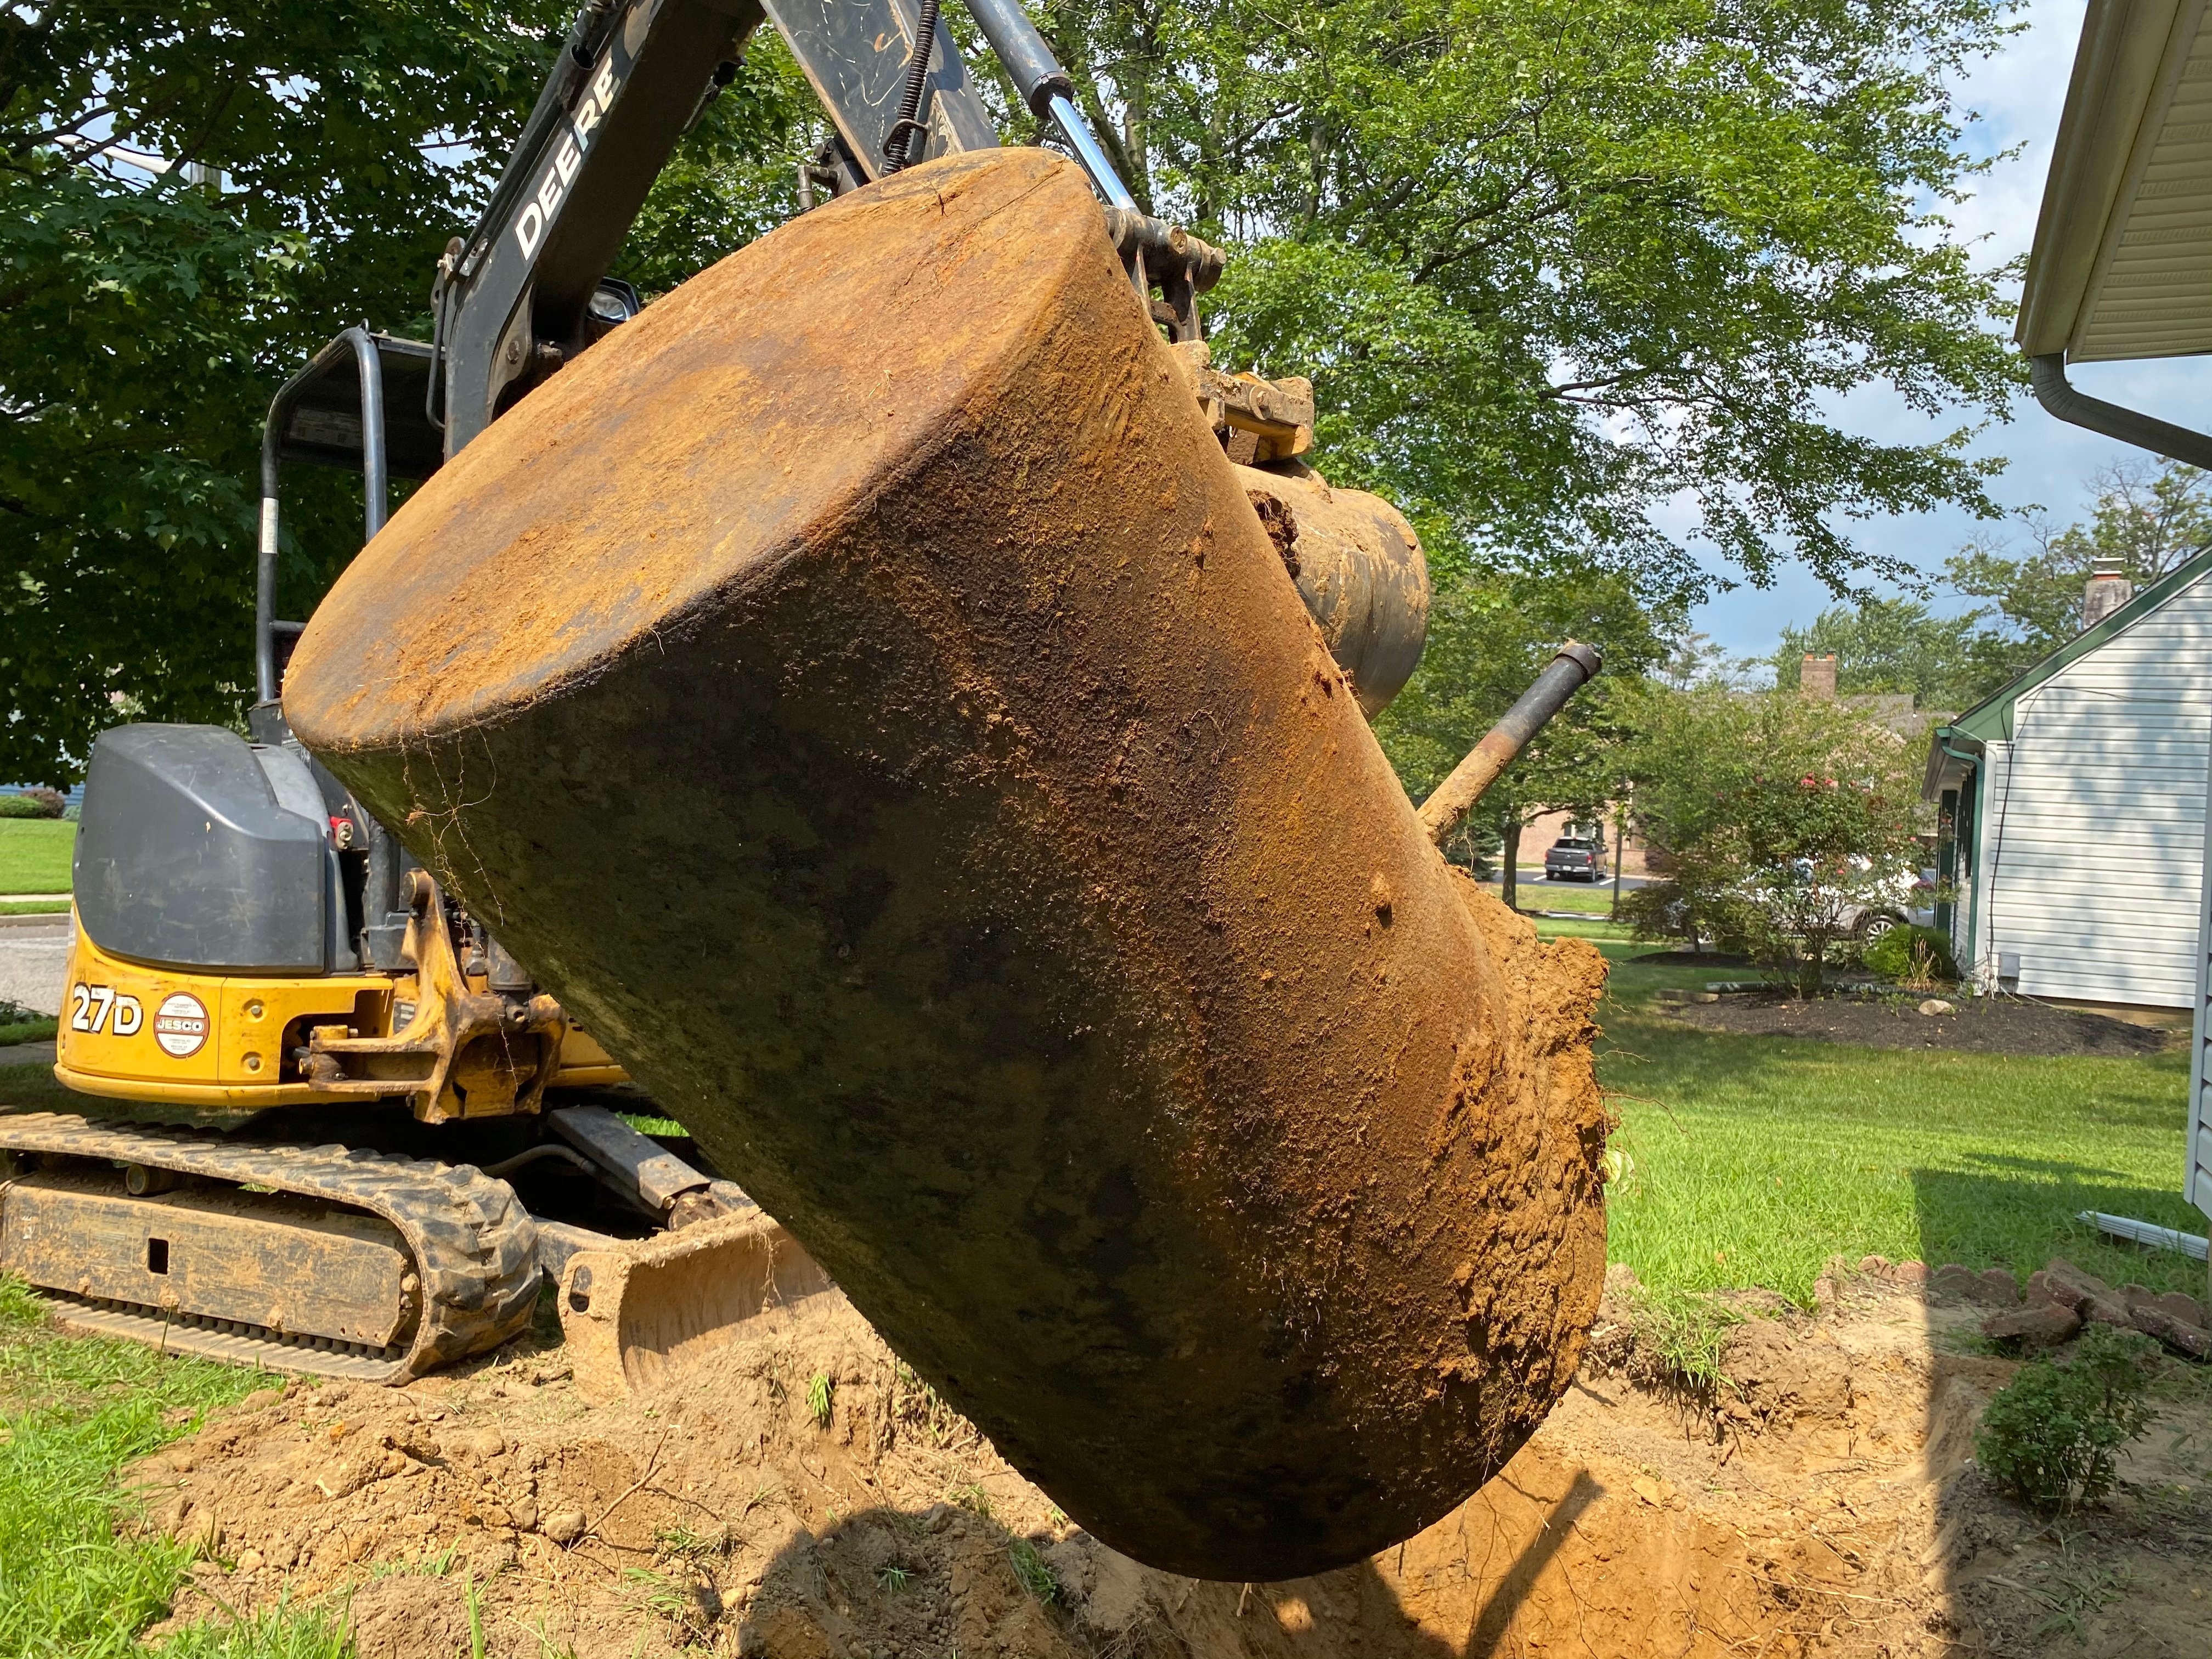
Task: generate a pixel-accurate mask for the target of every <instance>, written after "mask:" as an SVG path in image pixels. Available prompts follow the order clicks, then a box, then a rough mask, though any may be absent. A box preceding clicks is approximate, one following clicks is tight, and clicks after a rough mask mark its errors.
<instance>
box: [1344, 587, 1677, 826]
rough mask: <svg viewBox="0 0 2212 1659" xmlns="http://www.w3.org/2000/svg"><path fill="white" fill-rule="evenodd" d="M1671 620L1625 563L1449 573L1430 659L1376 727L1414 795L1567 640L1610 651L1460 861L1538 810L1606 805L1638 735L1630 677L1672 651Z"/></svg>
mask: <svg viewBox="0 0 2212 1659" xmlns="http://www.w3.org/2000/svg"><path fill="white" fill-rule="evenodd" d="M1666 624H1667V619H1666V618H1664V617H1662V616H1658V615H1655V613H1654V612H1653V611H1650V609H1648V608H1647V607H1646V606H1645V605H1643V604H1642V603H1641V602H1639V601H1638V599H1637V597H1636V594H1635V592H1634V588H1633V585H1632V583H1631V582H1630V580H1628V579H1627V578H1626V577H1625V576H1622V575H1620V574H1609V573H1605V572H1597V571H1591V572H1585V573H1583V575H1582V576H1581V578H1580V579H1579V580H1562V579H1560V578H1559V577H1557V576H1553V575H1545V576H1533V575H1524V576H1505V575H1499V576H1489V577H1482V578H1476V577H1471V576H1466V575H1460V574H1453V573H1450V572H1449V571H1447V572H1445V573H1444V575H1443V580H1441V581H1440V582H1439V584H1438V586H1437V592H1436V596H1435V599H1434V601H1433V602H1432V604H1431V607H1430V611H1429V643H1428V649H1427V650H1426V652H1425V653H1423V656H1422V659H1421V666H1420V669H1419V671H1418V672H1417V673H1416V674H1415V675H1414V677H1413V681H1412V683H1411V684H1409V685H1407V688H1406V690H1404V691H1403V692H1401V693H1400V694H1399V696H1398V699H1397V701H1396V702H1394V703H1392V704H1391V705H1390V707H1389V708H1387V709H1385V710H1384V711H1383V714H1382V717H1381V718H1380V719H1379V720H1377V721H1376V727H1375V734H1376V737H1377V738H1381V739H1382V743H1383V751H1384V752H1385V753H1386V754H1388V755H1389V757H1390V761H1391V764H1392V765H1393V766H1395V768H1396V769H1397V771H1398V775H1399V777H1400V778H1401V780H1402V781H1404V783H1405V785H1406V787H1407V792H1408V793H1411V794H1412V795H1413V797H1414V799H1421V798H1422V797H1424V796H1425V795H1426V794H1427V793H1429V791H1431V789H1434V788H1435V787H1437V785H1438V784H1439V783H1441V782H1443V780H1444V778H1445V776H1446V775H1447V774H1449V772H1450V771H1451V769H1452V768H1453V767H1455V766H1456V765H1457V764H1459V762H1460V760H1461V758H1462V757H1464V756H1465V755H1466V753H1467V752H1468V750H1470V749H1472V748H1474V745H1475V744H1476V743H1477V742H1479V741H1480V739H1481V738H1482V735H1483V734H1484V733H1485V732H1487V731H1489V730H1490V728H1491V727H1492V726H1494V725H1496V724H1497V723H1498V717H1499V716H1500V715H1502V714H1504V712H1505V711H1506V710H1507V709H1508V708H1511V707H1512V706H1513V704H1514V702H1515V701H1516V699H1517V698H1518V697H1519V696H1521V694H1522V692H1524V691H1526V690H1528V687H1529V684H1530V683H1531V682H1533V681H1534V679H1535V678H1536V677H1537V675H1538V674H1540V673H1541V672H1542V671H1543V670H1544V667H1545V665H1546V664H1547V663H1548V662H1550V661H1551V659H1552V657H1553V654H1554V653H1556V652H1557V651H1558V649H1559V645H1560V644H1561V642H1562V641H1565V640H1568V639H1578V640H1580V641H1583V643H1584V644H1586V645H1591V646H1595V647H1596V648H1597V650H1598V653H1599V654H1600V655H1601V657H1603V659H1605V668H1604V671H1603V672H1602V673H1601V675H1600V677H1599V678H1598V679H1597V680H1596V681H1595V683H1594V684H1590V685H1588V686H1585V687H1583V690H1581V691H1579V692H1577V693H1576V695H1575V696H1574V698H1573V700H1572V701H1571V702H1569V703H1568V704H1567V706H1566V707H1565V708H1564V709H1562V710H1561V711H1560V712H1559V714H1557V715H1555V716H1553V720H1552V721H1551V723H1550V724H1549V725H1548V726H1546V727H1545V728H1544V729H1543V730H1542V731H1541V732H1539V733H1537V735H1536V737H1535V738H1534V740H1533V741H1531V742H1530V744H1528V748H1526V749H1525V750H1522V753H1521V755H1520V757H1519V758H1518V759H1516V761H1515V762H1514V763H1512V765H1510V766H1509V767H1508V768H1506V769H1505V771H1504V774H1503V775H1500V776H1499V778H1498V781H1497V782H1496V783H1494V784H1492V786H1491V788H1490V793H1488V794H1487V795H1486V796H1485V797H1484V798H1483V799H1482V800H1481V801H1480V803H1479V804H1478V805H1477V806H1476V808H1475V811H1474V815H1473V818H1472V822H1471V823H1469V824H1468V825H1467V826H1466V827H1465V829H1463V831H1462V840H1463V842H1465V844H1464V845H1462V846H1461V847H1459V848H1455V849H1454V850H1455V852H1456V854H1457V856H1459V857H1460V858H1461V860H1462V861H1471V860H1469V857H1468V855H1469V853H1470V852H1471V851H1472V850H1473V849H1474V848H1475V847H1478V846H1480V847H1483V848H1487V847H1488V846H1489V845H1491V844H1492V836H1494V835H1495V833H1496V831H1497V830H1498V828H1499V827H1500V826H1507V827H1510V828H1511V829H1517V828H1518V826H1519V825H1520V824H1521V823H1523V822H1524V821H1525V820H1526V819H1527V818H1528V817H1529V816H1530V815H1531V814H1532V813H1534V812H1540V811H1557V810H1561V809H1565V810H1566V811H1575V812H1579V813H1583V814H1586V815H1588V816H1589V817H1598V816H1599V815H1600V813H1601V809H1602V808H1603V806H1604V805H1605V803H1606V802H1607V801H1608V800H1609V799H1612V797H1613V792H1614V788H1615V786H1616V784H1617V782H1618V780H1619V775H1620V774H1619V768H1618V766H1617V764H1616V763H1615V762H1614V760H1613V755H1614V753H1615V751H1617V750H1619V748H1620V745H1621V744H1622V742H1623V741H1624V740H1625V738H1626V737H1627V735H1628V727H1627V726H1626V723H1625V717H1626V712H1627V711H1628V710H1629V709H1630V708H1632V707H1633V703H1632V699H1631V698H1630V697H1629V696H1628V695H1627V693H1626V690H1625V688H1626V687H1629V686H1632V685H1633V684H1636V683H1637V682H1638V679H1639V678H1640V677H1641V676H1642V675H1643V674H1644V671H1646V670H1647V669H1649V668H1650V666H1651V665H1653V664H1654V663H1655V662H1656V661H1657V660H1659V659H1661V658H1662V656H1664V654H1665V653H1666V649H1667V637H1666V636H1667V634H1668V628H1667V625H1666ZM1505 839H1507V840H1509V841H1510V839H1511V836H1510V835H1509V836H1506V837H1505Z"/></svg>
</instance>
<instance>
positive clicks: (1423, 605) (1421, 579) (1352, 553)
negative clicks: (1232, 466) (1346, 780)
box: [1237, 461, 1429, 720]
mask: <svg viewBox="0 0 2212 1659" xmlns="http://www.w3.org/2000/svg"><path fill="white" fill-rule="evenodd" d="M1237 478H1238V480H1239V482H1241V483H1243V486H1244V494H1245V495H1246V497H1247V498H1248V499H1249V501H1251V503H1252V507H1253V510H1254V511H1255V512H1256V513H1258V514H1259V515H1260V523H1261V526H1262V527H1263V528H1265V529H1266V531H1267V539H1268V540H1269V541H1271V542H1273V544H1274V545H1275V550H1276V552H1277V553H1279V554H1280V555H1281V556H1282V560H1283V567H1284V568H1285V569H1286V570H1288V571H1289V572H1290V573H1291V580H1293V581H1294V582H1296V583H1297V590H1298V597H1299V598H1300V599H1304V601H1305V603H1306V610H1307V611H1308V612H1309V613H1310V614H1311V616H1312V617H1313V619H1314V622H1315V623H1316V626H1318V627H1319V628H1320V629H1321V633H1322V638H1323V639H1324V640H1326V641H1328V648H1329V653H1330V654H1331V655H1332V656H1334V658H1335V659H1336V660H1337V663H1338V665H1340V667H1342V668H1343V670H1344V671H1345V672H1346V674H1348V675H1349V676H1351V678H1352V696H1354V697H1355V698H1357V699H1358V703H1359V710H1360V712H1361V713H1362V714H1365V715H1366V716H1367V718H1368V719H1370V720H1373V719H1374V718H1375V717H1376V715H1377V714H1381V713H1382V712H1383V710H1384V709H1385V708H1388V707H1389V704H1390V700H1391V699H1392V698H1393V697H1395V696H1397V695H1398V693H1399V692H1401V691H1402V690H1405V688H1406V682H1407V680H1409V679H1411V678H1413V671H1414V670H1415V669H1416V668H1419V666H1420V665H1421V650H1422V647H1424V646H1425V645H1426V644H1427V643H1428V639H1429V562H1428V559H1427V556H1425V554H1423V552H1422V551H1421V538H1419V536H1416V535H1415V534H1414V533H1413V526H1412V525H1410V524H1408V523H1407V522H1406V515H1405V514H1404V513H1401V512H1399V511H1398V509H1397V508H1396V507H1393V506H1391V505H1390V503H1389V502H1388V501H1384V500H1383V498H1382V497H1381V496H1380V495H1369V494H1368V493H1367V492H1366V491H1365V490H1364V489H1343V488H1341V487H1337V486H1332V485H1331V484H1330V483H1329V482H1328V479H1326V478H1324V477H1322V476H1321V474H1320V473H1318V472H1316V471H1314V470H1313V469H1312V468H1311V467H1310V466H1308V465H1305V464H1304V463H1303V462H1300V461H1281V462H1277V463H1274V464H1273V465H1268V466H1264V467H1253V466H1240V467H1238V468H1237Z"/></svg>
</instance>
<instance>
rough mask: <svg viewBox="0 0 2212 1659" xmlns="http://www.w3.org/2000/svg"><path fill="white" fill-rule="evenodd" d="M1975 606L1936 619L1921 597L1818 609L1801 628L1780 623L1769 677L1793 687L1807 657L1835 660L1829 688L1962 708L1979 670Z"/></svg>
mask: <svg viewBox="0 0 2212 1659" xmlns="http://www.w3.org/2000/svg"><path fill="white" fill-rule="evenodd" d="M1983 614H1984V613H1982V612H1981V611H1972V612H1969V613H1968V614H1967V615H1966V616H1963V617H1939V616H1937V615H1936V613H1935V612H1934V611H1932V610H1930V609H1929V605H1928V604H1927V602H1926V601H1925V600H1923V599H1865V600H1862V601H1861V602H1860V603H1859V604H1857V605H1835V606H1832V607H1831V608H1829V609H1828V610H1826V611H1822V612H1821V613H1820V615H1819V616H1818V617H1815V618H1814V621H1813V623H1812V625H1811V626H1809V627H1807V628H1795V627H1792V628H1784V629H1783V630H1782V641H1781V643H1780V644H1778V646H1776V647H1775V650H1774V655H1773V658H1772V661H1773V664H1774V683H1775V684H1776V685H1777V686H1779V687H1783V688H1785V689H1787V688H1792V687H1795V686H1796V684H1797V683H1798V677H1799V673H1800V671H1801V670H1802V667H1803V665H1804V660H1805V658H1806V656H1807V655H1808V653H1809V654H1812V655H1816V656H1832V657H1834V658H1835V659H1836V690H1838V692H1839V693H1841V694H1842V695H1844V696H1854V695H1857V694H1860V693H1865V692H1881V691H1892V692H1897V691H1902V692H1909V693H1911V694H1912V695H1913V696H1917V698H1918V699H1919V700H1920V705H1921V707H1923V708H1948V709H1953V710H1957V709H1960V708H1966V706H1967V705H1968V704H1969V703H1971V702H1973V701H1975V699H1976V698H1977V697H1978V696H1979V695H1980V689H1981V686H1982V683H1983V679H1984V674H1985V672H1986V669H1985V666H1984V664H1983V663H1982V662H1981V660H1980V659H1979V657H1978V653H1977V645H1978V641H1979V639H1980V636H1981V635H1982V632H1983V629H1982V617H1983Z"/></svg>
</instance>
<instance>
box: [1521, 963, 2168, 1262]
mask: <svg viewBox="0 0 2212 1659" xmlns="http://www.w3.org/2000/svg"><path fill="white" fill-rule="evenodd" d="M1540 927H1541V930H1542V931H1543V932H1544V933H1547V935H1552V936H1558V935H1560V934H1563V933H1574V934H1578V935H1581V936H1583V937H1588V938H1592V939H1595V941H1596V942H1597V944H1598V948H1599V949H1600V950H1601V951H1604V952H1605V953H1606V955H1607V957H1608V958H1610V959H1611V960H1612V961H1613V963H1614V964H1615V965H1614V969H1613V980H1612V981H1611V983H1610V985H1609V987H1608V988H1607V995H1606V1000H1605V1002H1604V1004H1603V1005H1602V1006H1601V1008H1600V1010H1599V1015H1598V1018H1599V1023H1600V1024H1602V1025H1603V1026H1604V1028H1605V1036H1604V1037H1603V1038H1602V1039H1601V1042H1600V1044H1599V1050H1600V1052H1599V1061H1598V1075H1599V1079H1600V1081H1601V1083H1602V1084H1603V1085H1604V1086H1605V1088H1606V1089H1607V1091H1608V1092H1609V1093H1610V1094H1611V1095H1612V1097H1613V1105H1614V1107H1615V1109H1617V1110H1618V1111H1619V1113H1620V1127H1619V1129H1618V1130H1617V1131H1616V1132H1615V1133H1614V1134H1613V1141H1612V1144H1613V1146H1614V1147H1615V1148H1617V1149H1619V1150H1620V1152H1623V1153H1625V1154H1626V1158H1627V1160H1628V1165H1629V1168H1628V1172H1627V1174H1626V1178H1625V1179H1624V1180H1622V1181H1621V1182H1620V1183H1619V1184H1618V1185H1617V1186H1616V1187H1615V1188H1614V1189H1613V1194H1612V1195H1611V1204H1610V1212H1611V1224H1612V1249H1611V1254H1612V1256H1613V1260H1615V1261H1625V1262H1626V1263H1627V1264H1628V1265H1629V1266H1630V1267H1632V1268H1634V1269H1635V1270H1636V1273H1637V1275H1638V1277H1639V1278H1640V1279H1643V1280H1644V1282H1645V1283H1646V1284H1647V1285H1652V1286H1654V1287H1656V1288H1660V1289H1664V1290H1682V1291H1693V1290H1709V1289H1719V1288H1723V1287H1729V1286H1736V1285H1767V1286H1769V1287H1771V1289H1774V1290H1777V1291H1781V1292H1783V1293H1784V1295H1786V1296H1790V1297H1795V1298H1796V1299H1798V1300H1800V1301H1806V1302H1809V1301H1810V1299H1811V1296H1812V1289H1813V1281H1814V1279H1815V1278H1816V1277H1817V1276H1818V1275H1819V1273H1820V1267H1821V1264H1822V1263H1823V1262H1824V1261H1826V1259H1827V1258H1828V1257H1829V1256H1831V1255H1844V1256H1846V1257H1849V1258H1850V1260H1851V1261H1857V1260H1858V1258H1859V1257H1860V1256H1862V1255H1869V1254H1873V1255H1887V1256H1890V1257H1893V1258H1895V1259H1900V1260H1901V1259H1904V1258H1906V1257H1917V1258H1918V1259H1920V1260H1922V1261H1926V1262H1928V1263H1929V1265H1930V1266H1935V1265H1937V1264H1940V1263H1942V1262H1945V1261H1962V1262H1965V1263H1966V1265H1967V1266H1968V1267H1992V1266H1996V1267H2010V1268H2012V1269H2014V1270H2015V1272H2017V1273H2021V1275H2023V1276H2025V1275H2026V1274H2027V1273H2029V1272H2031V1271H2033V1269H2035V1268H2037V1267H2041V1266H2042V1265H2043V1264H2044V1263H2045V1261H2048V1260H2049V1259H2050V1258H2051V1256H2054V1255H2063V1256H2066V1257H2067V1258H2069V1260H2071V1261H2074V1262H2075V1263H2077V1264H2078V1265H2080V1266H2081V1267H2086V1268H2087V1269H2088V1270H2089V1271H2090V1272H2092V1273H2097V1274H2099V1275H2100V1276H2102V1277H2104V1278H2106V1279H2110V1280H2112V1282H2114V1283H2121V1282H2124V1281H2130V1280H2132V1281H2134V1282H2136V1283H2140V1284H2144V1285H2151V1286H2153V1287H2154V1288H2157V1289H2161V1290H2167V1289H2171V1290H2186V1291H2191V1292H2192V1293H2194V1294H2197V1295H2202V1294H2203V1291H2204V1289H2205V1269H2204V1266H2203V1263H2201V1262H2197V1261H2191V1260H2189V1259H2187V1258H2185V1257H2183V1256H2180V1255H2174V1254H2172V1253H2170V1252H2165V1251H2141V1250H2137V1249H2134V1248H2133V1247H2131V1246H2127V1245H2123V1244H2120V1243H2116V1242H2113V1241H2111V1240H2107V1239H2106V1238H2105V1237H2104V1236H2103V1235H2101V1234H2100V1233H2097V1232H2095V1231H2093V1230H2092V1229H2091V1228H2089V1227H2087V1226H2086V1225H2083V1224H2082V1223H2081V1222H2078V1221H2076V1220H2075V1218H2074V1217H2075V1213H2076V1212H2079V1211H2082V1210H2103V1211H2106V1212H2111V1213H2114V1214H2119V1215H2130V1216H2135V1217H2138V1218H2142V1219H2143V1220H2146V1221H2155V1222H2158V1223H2160V1224H2161V1225H2166V1226H2168V1227H2178V1228H2180V1229H2182V1230H2183V1231H2187V1232H2193V1233H2198V1234H2202V1233H2203V1231H2204V1230H2205V1219H2204V1217H2203V1215H2202V1214H2201V1213H2199V1212H2197V1210H2195V1209H2193V1208H2192V1207H2191V1206H2189V1205H2188V1204H2186V1203H2185V1202H2184V1201H2183V1200H2182V1198H2181V1194H2180V1183H2181V1166H2182V1155H2183V1139H2184V1123H2183V1113H2184V1108H2185V1091H2186V1089H2187V1085H2188V1071H2187V1064H2186V1055H2185V1054H2182V1053H2179V1052H2175V1053H2168V1054H2155V1055H2150V1056H2147V1057H2142V1058H2130V1059H2124V1060H2115V1059H2104V1058H2097V1059H2037V1058H2027V1057H2019V1056H2013V1055H2005V1054H1931V1053H1929V1052H1927V1051H1925V1050H1917V1051H1916V1050H1910V1049H1883V1048H1846V1047H1844V1046H1843V1045H1840V1044H1836V1043H1827V1042H1811V1041H1808V1040H1805V1039H1802V1038H1790V1037H1753V1036H1732V1035H1728V1034H1723V1033H1716V1032H1707V1031H1701V1030H1694V1029H1692V1028H1689V1027H1686V1026H1684V1025H1681V1024H1677V1023H1674V1022H1673V1021H1670V1020H1668V1019H1666V1018H1663V1017H1662V1015H1661V1013H1660V1012H1659V1011H1658V1010H1657V1009H1656V1008H1655V1007H1654V1006H1652V1002H1651V998H1652V996H1653V994H1654V993H1655V992H1657V991H1659V990H1662V989H1667V988H1673V989H1692V988H1695V987H1698V986H1700V985H1702V984H1703V982H1704V981H1706V980H1708V979H1710V978H1711V977H1712V975H1713V971H1714V970H1713V969H1710V968H1704V969H1699V968H1688V967H1683V968H1670V967H1666V966H1663V965H1649V964H1643V963H1631V962H1629V961H1628V960H1627V958H1630V957H1636V956H1638V955H1642V954H1644V952H1645V951H1648V950H1649V949H1650V948H1651V947H1650V946H1646V945H1636V944H1632V943H1630V942H1628V941H1627V939H1626V938H1625V937H1624V936H1623V935H1622V933H1621V932H1620V930H1619V929H1617V928H1613V927H1608V926H1606V925H1605V924H1602V923H1595V922H1587V923H1584V922H1544V923H1541V924H1540Z"/></svg>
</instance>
